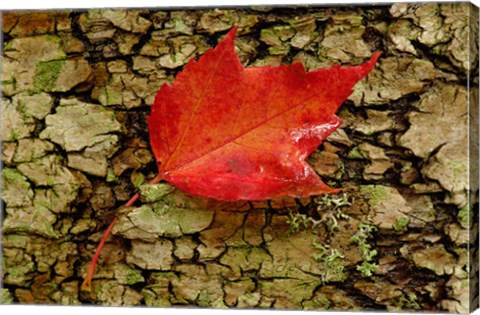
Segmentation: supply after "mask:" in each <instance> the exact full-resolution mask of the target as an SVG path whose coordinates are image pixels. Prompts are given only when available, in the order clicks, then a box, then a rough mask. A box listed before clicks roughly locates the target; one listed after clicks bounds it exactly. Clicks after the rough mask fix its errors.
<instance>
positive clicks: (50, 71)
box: [33, 60, 65, 92]
mask: <svg viewBox="0 0 480 315" xmlns="http://www.w3.org/2000/svg"><path fill="white" fill-rule="evenodd" d="M64 65H65V60H53V61H40V62H38V63H37V64H36V67H35V76H34V78H33V85H34V86H35V89H36V90H37V91H47V92H48V91H52V90H53V88H54V87H55V83H56V82H57V79H58V77H59V76H60V72H61V71H62V68H63V66H64Z"/></svg>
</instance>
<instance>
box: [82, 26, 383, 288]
mask: <svg viewBox="0 0 480 315" xmlns="http://www.w3.org/2000/svg"><path fill="white" fill-rule="evenodd" d="M235 32H236V28H233V29H232V30H231V31H230V32H229V33H228V34H227V35H226V36H225V38H224V39H223V40H222V41H221V42H220V43H219V44H218V45H217V47H216V48H215V49H211V50H209V51H207V52H206V53H205V54H204V55H203V56H202V57H201V58H200V59H199V61H198V62H197V61H194V60H191V61H190V62H189V63H188V64H187V65H186V66H185V68H184V69H183V71H182V72H181V73H180V74H178V75H177V77H176V79H175V81H174V82H173V84H172V85H168V84H165V85H163V86H162V87H161V88H160V90H159V91H158V93H157V95H156V97H155V102H154V104H153V105H152V113H151V116H150V117H149V119H148V126H149V131H150V143H151V146H152V150H153V153H154V155H155V158H156V160H157V163H158V169H159V174H158V175H157V176H156V177H155V178H154V179H153V180H152V181H151V182H150V183H157V182H159V181H160V180H162V179H163V180H166V181H169V182H171V183H172V184H174V185H175V186H176V187H178V188H180V189H181V190H183V191H185V192H188V193H190V194H192V195H198V196H204V197H209V198H214V199H220V200H239V199H245V200H261V199H273V198H276V197H281V196H292V197H308V196H310V195H317V194H320V193H328V192H335V191H337V190H336V189H333V188H330V187H328V186H327V185H325V184H324V183H323V182H322V180H321V179H320V178H319V177H318V175H317V174H316V173H315V171H314V170H313V169H312V168H311V167H310V166H309V165H308V164H307V163H306V162H305V158H306V157H307V156H308V155H309V154H310V153H312V152H313V151H314V150H315V149H316V148H317V147H318V146H319V145H320V143H321V142H322V141H323V139H325V138H326V137H327V136H328V135H329V134H330V133H331V132H333V131H334V130H335V129H336V128H338V126H340V124H341V120H340V119H339V118H338V117H337V116H336V115H335V111H336V110H337V109H338V107H339V106H340V105H341V104H342V103H343V102H344V101H345V99H346V98H347V97H348V96H349V95H350V94H351V93H352V88H353V86H354V85H355V84H356V83H357V82H358V81H359V80H360V79H362V78H363V77H365V76H366V75H367V74H368V73H369V72H370V71H371V70H372V69H373V67H374V65H375V62H376V61H377V59H378V57H379V56H380V53H376V54H374V55H373V56H372V58H371V59H370V61H368V62H366V63H364V64H362V65H358V66H352V67H340V66H334V67H332V68H328V69H320V70H316V71H312V72H306V71H305V68H304V67H303V65H302V64H301V63H294V64H292V65H283V66H280V67H249V68H244V67H243V66H242V65H241V63H240V61H239V59H238V57H237V55H236V54H235V50H234V49H235V46H234V39H235ZM138 197H139V194H138V193H137V194H135V195H134V196H133V197H132V198H131V199H130V200H129V201H128V202H127V203H126V204H125V206H131V205H133V204H134V203H135V201H136V200H137V199H138ZM117 219H118V217H115V218H114V219H113V220H112V222H111V223H110V225H109V226H108V228H107V230H106V231H105V233H104V235H103V237H102V239H101V241H100V243H99V245H98V247H97V251H96V252H95V255H94V257H93V258H92V261H91V264H90V267H89V269H88V272H87V275H86V277H85V279H84V282H83V284H82V290H83V291H90V290H91V281H92V277H93V274H94V271H95V265H96V263H97V261H98V258H99V256H100V252H101V250H102V248H103V246H104V244H105V242H106V239H107V237H108V235H109V234H110V231H111V229H112V228H113V225H114V224H115V222H116V221H117Z"/></svg>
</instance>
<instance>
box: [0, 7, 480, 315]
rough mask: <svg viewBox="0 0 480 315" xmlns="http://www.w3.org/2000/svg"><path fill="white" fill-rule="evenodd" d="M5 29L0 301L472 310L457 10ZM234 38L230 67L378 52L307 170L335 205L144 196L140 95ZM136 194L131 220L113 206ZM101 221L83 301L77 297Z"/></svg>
mask: <svg viewBox="0 0 480 315" xmlns="http://www.w3.org/2000/svg"><path fill="white" fill-rule="evenodd" d="M2 23H3V39H4V43H3V56H2V78H1V80H2V93H3V96H2V97H3V98H2V102H1V113H2V115H1V124H0V125H1V137H2V161H3V168H2V178H3V180H2V194H1V196H2V202H3V220H2V265H1V268H2V272H1V273H2V282H3V289H2V291H1V293H2V294H1V301H2V302H3V303H22V304H24V303H46V304H68V305H75V304H91V303H93V304H101V305H147V306H162V307H166V306H182V305H183V306H199V307H214V308H227V307H234V308H281V309H317V310H318V309H331V310H372V309H376V310H388V311H400V310H402V311H405V310H410V311H448V312H467V311H468V310H469V309H470V308H472V307H473V306H474V305H476V303H478V299H477V300H476V301H475V297H476V296H477V295H478V292H477V290H476V288H477V287H478V284H477V274H478V269H477V268H478V266H475V265H474V264H471V262H475V260H473V261H472V260H470V259H471V258H473V259H475V257H478V252H477V251H476V250H477V248H478V241H477V239H478V235H477V234H478V203H477V199H476V192H477V189H478V188H477V187H478V184H477V180H476V179H475V175H477V177H478V168H477V163H478V160H477V161H475V159H476V158H477V157H478V144H477V145H473V144H474V143H475V137H471V136H469V135H470V132H472V133H473V134H475V135H476V134H478V130H477V129H476V128H478V109H476V107H477V104H478V88H477V86H478V29H477V26H478V9H477V8H475V7H474V6H473V5H471V4H468V3H444V4H436V3H428V4H418V5H414V4H408V3H400V4H393V5H388V6H374V7H373V6H372V7H370V6H364V7H353V6H343V7H331V8H329V7H308V6H302V7H288V8H287V7H286V8H280V7H277V8H264V7H262V8H260V7H255V8H249V7H248V8H247V7H245V8H239V9H230V8H229V9H197V10H177V9H175V10H156V9H142V10H120V9H112V10H109V9H104V10H86V11H48V12H42V11H36V12H4V13H3V15H2ZM234 25H237V26H239V29H238V38H237V39H236V42H235V43H236V48H237V51H238V54H239V56H240V59H241V61H242V63H243V64H244V65H246V66H254V65H279V64H281V63H291V62H295V61H300V62H303V64H304V65H305V67H306V68H307V69H310V70H311V69H317V68H321V67H329V66H331V65H334V64H346V65H347V64H348V65H352V64H359V63H361V62H364V61H366V60H367V59H368V58H369V57H370V56H371V55H372V54H373V53H374V52H376V51H382V52H383V55H382V57H381V59H380V60H379V62H378V64H377V66H376V68H375V70H373V71H372V73H371V74H370V75H369V76H368V77H367V78H366V79H364V80H362V81H361V82H360V83H359V84H358V85H357V86H356V88H355V92H354V93H353V94H352V95H351V96H350V97H349V99H348V100H347V101H346V102H345V103H344V104H343V105H342V107H341V109H340V111H339V116H340V118H342V119H343V120H344V123H343V125H342V126H341V127H340V128H339V130H338V131H336V132H335V133H334V134H332V135H331V136H330V137H329V138H328V139H327V140H326V142H324V144H322V145H321V147H320V148H319V149H318V150H317V151H316V152H314V154H313V155H312V156H311V157H310V158H309V163H310V164H311V165H312V166H313V167H314V168H315V170H316V171H317V172H318V173H319V174H320V175H321V176H322V177H323V178H324V179H325V180H326V182H327V183H328V184H329V185H331V186H334V187H341V188H343V191H342V192H341V193H339V194H336V195H324V196H318V197H315V198H311V199H308V200H293V199H285V200H272V201H266V202H239V203H220V202H215V201H212V200H205V199H201V198H193V197H191V196H188V195H185V194H183V193H182V192H180V191H178V190H175V189H174V188H173V187H171V186H169V185H168V184H165V183H160V184H156V185H146V184H145V183H146V182H148V181H149V180H150V179H152V178H153V177H154V176H155V174H156V165H155V162H154V159H153V156H152V153H151V151H150V148H149V141H148V130H147V125H146V117H147V115H148V114H149V104H151V103H152V102H153V98H154V95H155V93H156V91H157V90H158V88H159V87H160V86H161V85H162V84H164V83H167V82H172V80H173V79H174V77H175V75H176V74H177V73H178V72H179V71H180V70H181V69H182V67H183V66H184V65H185V64H186V62H188V60H190V59H191V58H197V57H198V56H200V55H201V54H202V53H204V52H205V51H206V50H207V49H209V48H210V47H213V46H214V45H215V44H216V43H217V42H218V40H219V39H221V38H222V36H224V35H225V34H226V32H227V31H228V30H229V29H230V28H231V27H232V26H234ZM469 141H470V143H469ZM469 144H470V146H469ZM135 191H140V193H141V197H140V201H139V202H137V203H136V205H135V207H133V208H131V209H122V208H120V206H121V205H122V204H123V203H125V201H126V200H128V199H129V198H130V196H131V195H132V194H133V193H134V192H135ZM119 208H120V209H119ZM474 209H476V210H475V211H474ZM115 215H119V220H118V222H117V224H116V225H115V227H114V229H113V234H114V235H113V236H112V237H111V238H110V239H109V241H108V242H107V244H106V246H105V248H104V251H103V253H102V255H101V258H100V262H99V265H98V266H97V271H96V274H95V277H94V280H93V288H94V289H93V290H92V292H91V293H85V292H80V290H79V288H80V284H81V281H82V277H83V276H84V274H85V272H86V269H87V268H88V264H89V261H90V259H91V257H92V256H93V254H94V250H95V247H96V245H97V243H98V241H99V240H100V238H101V235H102V233H103V231H104V229H105V227H106V225H108V223H109V222H110V220H111V219H112V218H113V216H115ZM470 246H471V247H470ZM469 249H470V251H469ZM475 255H476V256H475Z"/></svg>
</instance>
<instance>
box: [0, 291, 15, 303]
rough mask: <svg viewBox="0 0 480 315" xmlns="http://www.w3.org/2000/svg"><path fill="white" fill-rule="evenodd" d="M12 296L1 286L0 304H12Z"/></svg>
mask: <svg viewBox="0 0 480 315" xmlns="http://www.w3.org/2000/svg"><path fill="white" fill-rule="evenodd" d="M12 303H13V297H12V294H11V293H10V291H9V290H8V289H5V288H2V290H1V291H0V304H12Z"/></svg>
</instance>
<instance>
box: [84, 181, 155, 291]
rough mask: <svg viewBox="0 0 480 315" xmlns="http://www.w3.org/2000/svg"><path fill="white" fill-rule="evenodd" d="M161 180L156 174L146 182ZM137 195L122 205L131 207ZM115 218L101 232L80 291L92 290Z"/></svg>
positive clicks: (116, 218) (152, 182)
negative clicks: (98, 262)
mask: <svg viewBox="0 0 480 315" xmlns="http://www.w3.org/2000/svg"><path fill="white" fill-rule="evenodd" d="M161 180H162V177H161V176H160V174H158V175H157V176H155V178H154V179H152V180H151V181H150V182H149V183H148V184H157V183H158V182H160V181H161ZM139 197H140V194H139V193H138V192H137V193H136V194H135V195H133V196H132V198H130V200H128V201H127V202H126V203H125V205H124V207H131V206H132V205H133V204H134V203H135V201H137V200H138V198H139ZM117 220H118V216H116V217H115V218H113V220H112V222H110V225H109V226H108V227H107V229H106V230H105V233H103V236H102V239H101V240H100V243H99V244H98V246H97V250H96V251H95V255H94V256H93V258H92V261H91V262H90V267H89V268H88V271H87V275H86V276H85V278H84V280H83V283H82V287H81V290H82V291H87V292H90V291H91V290H92V278H93V275H94V274H95V266H96V265H97V261H98V258H100V253H101V252H102V249H103V246H104V245H105V242H106V241H107V238H108V236H110V232H111V231H112V229H113V226H114V225H115V222H117Z"/></svg>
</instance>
